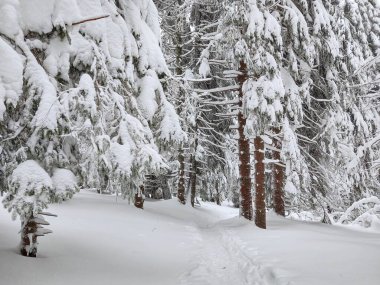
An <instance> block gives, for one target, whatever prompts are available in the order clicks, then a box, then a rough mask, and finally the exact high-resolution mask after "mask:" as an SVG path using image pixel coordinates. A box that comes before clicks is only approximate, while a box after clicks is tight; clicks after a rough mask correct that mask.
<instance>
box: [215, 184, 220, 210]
mask: <svg viewBox="0 0 380 285" xmlns="http://www.w3.org/2000/svg"><path fill="white" fill-rule="evenodd" d="M215 190H216V199H215V202H216V204H217V205H219V206H220V205H221V203H220V193H219V183H218V181H216V182H215Z"/></svg>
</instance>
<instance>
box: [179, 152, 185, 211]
mask: <svg viewBox="0 0 380 285" xmlns="http://www.w3.org/2000/svg"><path fill="white" fill-rule="evenodd" d="M178 162H179V173H178V174H179V179H178V190H177V197H178V201H179V202H180V203H182V204H185V203H186V200H185V157H184V155H183V149H182V148H180V149H179V154H178Z"/></svg>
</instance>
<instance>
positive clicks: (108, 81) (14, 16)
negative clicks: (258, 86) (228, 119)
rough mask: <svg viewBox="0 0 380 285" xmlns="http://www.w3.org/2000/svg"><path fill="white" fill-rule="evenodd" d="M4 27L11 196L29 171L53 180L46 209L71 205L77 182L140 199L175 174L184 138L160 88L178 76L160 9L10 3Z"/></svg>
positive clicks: (1, 79)
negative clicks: (171, 154) (170, 167)
mask: <svg viewBox="0 0 380 285" xmlns="http://www.w3.org/2000/svg"><path fill="white" fill-rule="evenodd" d="M0 18H1V20H0V21H1V27H0V49H1V51H2V52H1V55H0V57H1V60H2V63H3V62H4V65H3V64H2V65H1V68H0V120H1V124H0V132H1V138H0V140H1V141H0V161H1V175H2V177H1V181H2V184H3V186H4V187H5V189H6V191H9V189H11V188H12V187H13V188H12V189H13V190H12V191H15V189H18V188H17V187H14V186H11V185H12V182H11V181H12V179H11V177H12V173H14V171H15V169H18V166H19V165H21V164H22V163H23V162H25V161H35V163H36V164H38V165H39V166H40V167H41V168H42V169H43V170H44V171H45V172H46V173H47V175H48V176H49V177H51V179H52V184H51V186H50V187H51V191H50V190H49V191H47V192H46V193H47V194H48V196H47V198H46V199H48V200H47V201H61V200H65V199H67V198H69V197H71V196H72V194H73V193H74V192H75V191H76V189H77V186H76V183H74V181H76V180H77V181H78V183H79V185H81V186H84V187H89V186H90V187H97V188H99V189H107V190H109V191H114V192H115V191H118V192H122V193H123V194H124V195H129V196H130V197H133V195H131V194H132V193H133V192H138V189H139V186H140V185H142V184H143V182H144V177H145V175H146V174H149V173H152V172H153V173H159V172H161V171H163V169H165V168H167V165H166V161H165V159H164V158H163V157H162V155H161V154H160V147H163V146H164V145H168V144H169V145H170V144H172V143H180V142H181V141H182V140H183V139H184V138H185V134H184V133H183V131H182V129H181V127H180V123H179V119H178V116H177V114H176V111H175V109H174V107H173V105H172V104H171V103H170V102H169V101H168V100H167V98H166V95H165V93H164V90H163V87H162V85H161V82H160V80H161V79H162V78H163V77H165V76H167V75H168V74H169V71H168V68H167V66H166V62H165V59H164V56H163V54H162V52H161V47H160V45H161V39H160V28H159V22H158V12H157V9H156V7H155V5H154V4H153V2H152V1H151V0H144V1H134V0H125V1H90V0H84V1H76V0H55V1H36V0H31V1H27V0H21V1H12V0H10V1H5V2H4V1H3V2H1V3H0ZM69 171H70V173H71V174H72V175H71V174H70V175H68V173H69ZM74 175H75V176H76V178H75V177H74ZM20 191H21V190H20ZM44 203H45V202H44ZM7 205H8V206H7V207H8V208H9V207H11V206H9V204H7ZM44 205H45V204H44ZM9 209H10V208H9ZM38 209H39V208H38ZM38 209H37V208H36V210H35V211H39V210H38Z"/></svg>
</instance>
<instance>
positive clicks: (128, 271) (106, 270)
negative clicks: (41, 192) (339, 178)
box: [0, 190, 380, 285]
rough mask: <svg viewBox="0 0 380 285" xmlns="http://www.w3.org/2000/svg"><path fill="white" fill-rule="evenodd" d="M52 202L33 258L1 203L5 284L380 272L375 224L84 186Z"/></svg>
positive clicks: (354, 279) (344, 281)
mask: <svg viewBox="0 0 380 285" xmlns="http://www.w3.org/2000/svg"><path fill="white" fill-rule="evenodd" d="M50 210H51V211H52V212H54V213H56V214H58V218H55V219H49V222H50V223H51V226H49V228H51V229H52V230H53V231H54V234H52V235H49V236H48V237H43V238H39V243H40V246H39V252H38V256H37V258H36V259H32V258H25V257H21V256H20V255H18V254H17V252H16V249H15V248H16V245H17V242H18V239H19V235H18V230H19V224H18V223H14V222H11V221H10V219H9V215H8V214H7V213H6V212H5V211H4V210H3V209H1V210H0V228H1V229H2V232H1V234H0V264H1V266H0V276H1V278H2V279H1V282H2V284H12V285H21V284H30V285H37V284H38V285H45V284H55V285H61V284H62V285H64V284H82V285H87V284H91V285H98V284H99V285H103V284H112V285H118V284H135V285H140V284H141V285H143V284H144V285H149V284H152V285H153V284H155V285H160V284H162V285H164V284H165V285H171V284H173V285H174V284H175V285H178V284H181V285H185V284H192V285H193V284H210V285H231V284H239V285H240V284H260V285H270V284H276V285H277V284H292V285H305V284H308V285H320V284H334V285H351V284H352V285H357V284H366V285H376V284H378V281H379V278H380V272H379V270H378V266H379V256H380V238H379V234H380V232H377V233H368V232H360V231H354V230H351V229H349V228H345V227H343V226H342V227H336V226H331V225H323V224H321V223H312V222H299V221H293V220H288V219H284V218H280V217H277V216H275V215H273V214H271V213H270V214H269V217H268V229H267V230H261V229H258V228H256V227H255V226H254V223H252V222H248V221H246V220H244V219H242V218H239V217H237V215H238V210H237V209H235V208H231V207H229V206H226V205H225V206H222V207H218V206H216V205H214V204H211V203H202V205H201V206H200V207H196V208H195V209H193V208H191V207H187V206H182V205H180V204H179V203H178V202H177V201H176V200H175V199H173V200H169V201H153V200H148V201H146V202H145V204H144V210H140V209H137V208H135V207H134V206H133V205H128V202H127V201H120V200H118V201H116V199H115V196H109V195H99V194H96V193H93V192H91V191H84V190H82V192H81V193H79V194H77V195H76V196H75V197H74V199H72V200H70V201H68V202H65V203H63V204H58V205H52V206H51V207H50ZM20 268H22V271H20ZM47 272H48V274H47Z"/></svg>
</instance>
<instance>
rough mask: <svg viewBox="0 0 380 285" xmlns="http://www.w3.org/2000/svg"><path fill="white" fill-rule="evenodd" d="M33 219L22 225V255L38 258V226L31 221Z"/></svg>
mask: <svg viewBox="0 0 380 285" xmlns="http://www.w3.org/2000/svg"><path fill="white" fill-rule="evenodd" d="M32 219H33V217H31V218H29V219H28V220H27V221H25V223H22V224H21V226H22V229H21V244H20V253H21V255H23V256H29V257H36V256H37V236H36V235H35V233H36V231H37V224H36V223H35V222H33V221H31V220H32Z"/></svg>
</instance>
